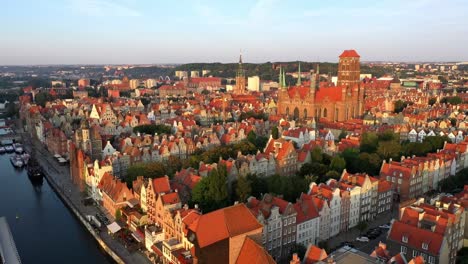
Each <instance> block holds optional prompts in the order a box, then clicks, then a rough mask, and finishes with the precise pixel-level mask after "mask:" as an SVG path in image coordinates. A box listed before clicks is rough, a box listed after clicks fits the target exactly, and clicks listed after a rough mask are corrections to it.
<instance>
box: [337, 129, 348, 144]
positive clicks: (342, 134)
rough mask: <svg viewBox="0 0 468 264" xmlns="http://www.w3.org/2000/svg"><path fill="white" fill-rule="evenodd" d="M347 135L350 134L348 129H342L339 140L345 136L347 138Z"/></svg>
mask: <svg viewBox="0 0 468 264" xmlns="http://www.w3.org/2000/svg"><path fill="white" fill-rule="evenodd" d="M347 135H348V134H347V133H346V131H344V130H341V132H340V135H339V136H338V141H341V140H342V139H343V138H346V136H347Z"/></svg>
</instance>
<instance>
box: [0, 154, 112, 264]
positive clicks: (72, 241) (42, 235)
mask: <svg viewBox="0 0 468 264" xmlns="http://www.w3.org/2000/svg"><path fill="white" fill-rule="evenodd" d="M9 156H10V155H9V154H2V155H0V216H6V217H7V220H8V224H9V225H10V229H11V232H12V234H13V238H14V240H15V243H16V247H17V249H18V253H19V255H20V257H21V261H22V263H25V264H29V263H38V264H42V263H44V264H55V263H57V264H58V263H60V264H74V263H76V264H78V263H86V264H88V263H112V260H110V258H109V257H108V256H107V255H106V254H105V252H104V251H102V250H101V248H100V247H99V245H98V244H97V242H96V241H95V240H94V238H93V237H92V236H91V234H89V233H88V231H87V230H86V229H85V228H84V227H83V226H82V224H81V223H80V222H79V221H78V220H77V219H76V218H75V216H74V215H73V214H72V213H71V212H70V211H69V210H68V208H67V207H66V206H65V205H64V204H63V203H62V201H61V200H60V198H59V197H58V196H57V195H56V194H55V192H54V191H53V190H52V188H51V187H50V186H49V184H48V183H47V181H46V180H45V179H44V181H43V184H42V185H39V186H37V185H36V186H33V184H32V183H31V181H30V180H29V178H28V175H27V173H26V169H21V170H18V169H15V168H14V167H13V166H12V165H11V163H10V160H9Z"/></svg>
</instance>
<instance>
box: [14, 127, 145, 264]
mask: <svg viewBox="0 0 468 264" xmlns="http://www.w3.org/2000/svg"><path fill="white" fill-rule="evenodd" d="M23 140H24V143H25V144H24V145H25V147H26V148H27V149H28V151H29V152H30V153H32V152H34V155H35V157H36V159H37V160H38V162H39V163H40V164H41V166H42V168H43V169H44V172H45V174H46V175H47V176H46V178H47V180H48V181H49V183H50V185H51V186H52V187H53V188H54V189H55V191H56V192H57V194H58V195H59V196H60V197H61V198H62V200H63V201H64V203H65V204H66V205H67V206H68V207H69V208H70V209H71V210H72V211H73V212H74V213H75V214H77V217H78V218H79V220H80V221H81V222H82V223H83V224H84V225H85V226H86V228H87V229H88V231H89V232H90V233H91V234H92V235H93V236H95V238H96V240H97V242H98V243H99V244H100V246H101V247H102V248H103V249H104V250H105V251H106V252H107V253H108V254H109V255H110V256H111V257H112V259H114V261H116V262H117V263H137V264H140V263H141V264H147V263H151V262H150V261H149V259H148V258H147V257H146V256H145V255H144V254H143V253H142V252H140V251H133V252H130V251H129V250H128V249H127V248H126V247H125V246H124V245H123V244H121V243H120V242H119V241H117V239H116V238H114V237H112V236H111V235H109V234H108V232H107V228H106V227H105V226H103V227H102V228H101V229H98V230H96V229H93V228H92V227H91V225H90V224H89V223H88V222H87V221H86V220H85V219H86V216H87V215H96V214H97V213H102V211H101V210H100V209H99V208H98V207H96V206H85V205H84V204H83V203H82V200H83V198H84V196H85V194H83V193H82V192H81V191H80V190H79V188H78V187H77V186H76V185H74V184H73V182H72V180H71V177H70V167H69V166H60V165H59V164H58V163H57V162H56V161H55V160H54V157H53V156H52V154H50V153H49V152H48V151H47V150H46V149H45V148H44V146H43V145H42V144H41V143H40V142H38V141H35V140H31V139H30V138H29V137H28V136H27V135H26V134H23Z"/></svg>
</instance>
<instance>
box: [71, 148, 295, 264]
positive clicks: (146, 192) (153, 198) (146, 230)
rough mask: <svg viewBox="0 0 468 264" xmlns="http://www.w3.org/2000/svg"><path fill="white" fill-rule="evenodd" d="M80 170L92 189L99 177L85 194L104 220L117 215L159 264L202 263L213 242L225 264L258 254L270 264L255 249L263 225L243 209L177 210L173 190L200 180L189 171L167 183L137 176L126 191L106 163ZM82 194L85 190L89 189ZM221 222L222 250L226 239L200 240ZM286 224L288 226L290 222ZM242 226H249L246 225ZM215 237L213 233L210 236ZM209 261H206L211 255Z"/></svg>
mask: <svg viewBox="0 0 468 264" xmlns="http://www.w3.org/2000/svg"><path fill="white" fill-rule="evenodd" d="M78 151H80V150H79V149H78ZM85 160H89V159H85ZM86 171H88V175H86V176H85V177H86V178H87V184H91V185H93V184H94V183H93V181H92V180H94V181H96V180H98V178H100V180H99V183H98V185H97V186H96V188H95V193H92V194H91V196H92V197H93V198H94V199H95V200H96V201H97V202H99V203H100V204H102V206H103V208H104V209H105V210H106V211H107V213H108V215H109V217H111V218H112V217H113V216H114V215H115V216H117V215H118V213H117V212H118V211H119V212H121V215H122V219H120V221H119V223H120V225H125V227H126V228H128V229H129V230H130V232H131V233H132V236H133V237H134V238H135V239H136V240H137V241H139V242H141V243H142V244H143V245H144V246H145V248H146V249H147V250H148V251H149V252H152V253H154V254H156V255H159V256H160V260H161V261H162V262H163V263H192V261H195V262H194V263H196V261H201V260H202V259H205V260H206V256H207V255H206V254H211V253H209V252H213V249H211V247H210V245H211V244H212V243H219V244H216V245H217V246H216V250H215V251H216V252H217V254H216V255H217V257H218V258H220V259H223V261H227V262H226V263H246V261H248V260H249V256H251V254H252V253H253V254H256V255H258V254H260V255H261V257H262V259H263V261H262V263H276V262H275V261H274V260H273V259H272V258H271V256H269V255H268V253H267V252H266V251H265V250H264V249H263V248H262V247H261V246H259V244H261V234H262V230H263V227H262V225H261V224H260V223H259V222H258V221H257V220H256V219H255V217H254V216H253V215H252V213H251V212H250V211H249V210H248V209H247V208H246V207H245V206H244V205H234V206H231V207H227V208H223V209H220V210H218V211H215V212H212V213H209V214H206V215H202V214H201V213H200V211H199V210H198V209H197V206H195V208H194V209H189V208H188V206H187V205H184V206H182V201H181V200H182V199H181V197H180V196H179V195H180V194H182V192H179V189H178V188H181V189H182V187H186V188H187V191H188V193H189V192H190V190H191V188H193V187H194V186H195V185H196V183H197V182H198V181H199V180H200V178H201V177H200V176H198V175H196V171H195V170H193V169H186V170H182V171H180V172H178V173H177V174H176V175H175V177H174V181H173V182H170V181H169V178H168V177H167V176H165V177H161V178H155V179H144V178H143V177H138V178H137V179H136V180H135V181H134V182H133V183H132V188H131V189H130V188H128V187H127V186H126V184H125V183H122V182H121V181H120V180H118V179H117V178H115V177H114V176H112V167H111V166H110V165H108V164H106V160H104V161H101V162H99V161H97V160H96V161H95V162H94V163H93V164H89V165H87V167H86ZM88 190H89V191H90V192H91V191H92V190H93V188H89V189H88ZM219 214H226V217H221V218H220V217H218V216H216V215H219ZM225 221H226V223H225V224H226V225H227V227H228V226H229V228H228V232H230V233H228V234H227V237H228V238H229V237H230V239H228V240H229V241H231V242H229V243H227V244H228V245H229V246H228V247H227V248H225V246H226V243H225V242H223V241H227V240H225V239H227V238H220V241H219V242H218V240H217V239H216V240H215V241H213V242H210V243H209V244H206V242H205V241H206V239H207V238H206V237H210V236H212V235H210V234H211V232H210V231H208V230H207V229H206V227H209V228H210V229H212V228H217V227H221V226H223V223H224V222H225ZM235 222H237V224H234V223H235ZM287 222H288V223H290V225H291V226H293V223H292V218H289V220H288V221H287ZM247 223H249V224H248V225H249V226H246V225H247ZM207 224H208V225H207ZM239 225H240V226H239ZM233 228H235V230H237V231H234V229H233ZM294 228H295V226H294ZM294 230H295V229H294ZM241 231H242V232H241ZM220 234H221V233H216V235H215V236H216V237H218V236H219V235H220ZM291 236H292V235H291ZM239 239H240V240H239ZM237 240H239V241H238V242H237ZM290 240H291V241H294V240H293V239H290ZM246 243H248V244H247V245H246ZM249 243H250V244H249ZM252 243H254V244H252ZM291 245H292V244H291ZM221 251H222V252H221ZM224 251H226V252H224ZM209 259H210V260H212V259H211V257H210V258H209Z"/></svg>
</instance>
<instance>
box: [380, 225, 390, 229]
mask: <svg viewBox="0 0 468 264" xmlns="http://www.w3.org/2000/svg"><path fill="white" fill-rule="evenodd" d="M379 227H380V228H382V229H390V225H388V224H384V225H380V226H379Z"/></svg>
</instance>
